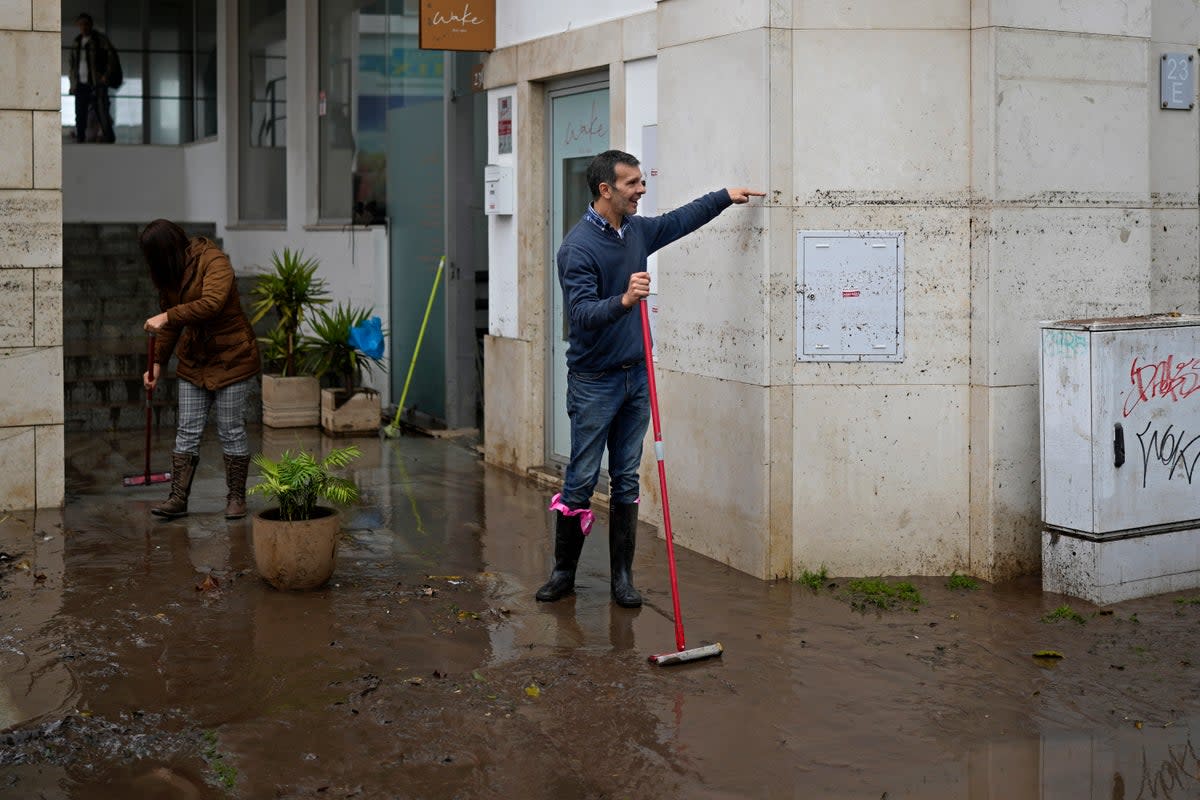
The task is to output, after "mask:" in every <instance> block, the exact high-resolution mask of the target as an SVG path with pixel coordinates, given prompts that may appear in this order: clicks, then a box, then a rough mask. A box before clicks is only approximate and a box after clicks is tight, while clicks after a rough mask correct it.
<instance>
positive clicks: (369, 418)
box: [304, 303, 387, 434]
mask: <svg viewBox="0 0 1200 800" xmlns="http://www.w3.org/2000/svg"><path fill="white" fill-rule="evenodd" d="M373 311H374V309H372V308H367V309H362V308H354V307H353V306H351V305H350V304H348V303H339V304H338V305H337V306H335V307H334V308H333V309H332V310H331V311H327V310H326V309H323V308H322V309H317V310H316V313H315V314H314V315H313V318H312V320H311V322H310V323H309V324H310V327H311V329H312V335H311V336H308V337H306V338H305V341H304V346H305V349H306V350H307V352H308V358H309V362H308V363H309V368H310V369H311V370H312V372H313V373H314V374H315V375H316V376H317V377H318V378H323V379H324V381H325V383H326V385H327V388H323V389H322V390H321V427H322V428H323V429H324V430H325V432H326V433H330V434H348V433H349V434H353V433H374V432H376V431H378V430H379V424H380V417H379V414H380V398H379V392H377V391H376V390H374V389H371V388H369V387H365V386H363V385H362V380H363V376H364V375H369V374H370V373H371V372H372V371H373V370H375V369H378V370H380V371H381V372H382V371H385V370H386V369H387V366H386V364H385V363H384V362H383V359H382V358H376V357H373V356H370V355H367V354H366V353H364V352H362V351H361V350H359V349H358V348H356V347H355V346H354V345H353V344H351V342H350V331H351V329H353V328H355V327H357V326H358V325H361V324H362V323H363V322H365V321H366V320H367V319H368V318H369V317H370V316H371V314H372V312H373Z"/></svg>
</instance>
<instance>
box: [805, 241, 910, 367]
mask: <svg viewBox="0 0 1200 800" xmlns="http://www.w3.org/2000/svg"><path fill="white" fill-rule="evenodd" d="M796 261H797V264H796V358H797V360H799V361H903V360H904V234H903V233H901V232H899V231H799V232H797V234H796Z"/></svg>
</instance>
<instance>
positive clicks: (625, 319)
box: [558, 189, 733, 372]
mask: <svg viewBox="0 0 1200 800" xmlns="http://www.w3.org/2000/svg"><path fill="white" fill-rule="evenodd" d="M732 204H733V201H732V200H730V199H729V192H728V191H726V190H725V189H718V190H717V191H715V192H709V193H708V194H706V195H704V196H703V197H699V198H697V199H695V200H693V201H692V202H690V203H688V204H687V205H686V206H682V207H680V208H677V209H675V210H674V211H671V212H669V213H666V214H663V215H662V216H660V217H636V216H635V217H627V218H626V221H627V223H628V224H627V226H626V228H625V236H624V238H622V237H621V236H619V235H618V234H617V232H616V231H615V230H613V228H612V226H611V225H607V226H605V227H604V228H600V226H598V225H597V224H596V223H594V222H592V221H591V220H589V219H587V217H586V216H585V217H584V218H583V219H581V220H580V221H579V222H577V223H576V224H575V227H574V228H572V229H571V230H570V232H568V233H567V235H566V237H565V238H564V239H563V243H562V246H561V247H559V248H558V282H559V283H560V284H561V285H562V292H563V304H564V308H565V309H566V314H567V317H568V318H569V320H570V325H569V327H568V330H569V333H568V347H567V369H568V370H569V371H571V372H604V371H605V370H610V369H613V368H614V367H619V366H621V365H622V364H629V363H632V362H635V361H638V360H640V359H641V358H642V355H643V354H642V323H641V316H640V313H639V312H638V311H637V306H634V307H633V308H632V309H628V308H625V307H624V306H622V305H621V295H623V294H625V290H626V289H628V288H629V276H630V275H632V274H633V273H635V272H645V271H646V256H648V255H650V254H651V253H653V252H654V251H655V250H658V249H660V248H663V247H666V246H667V245H669V244H670V243H671V242H673V241H675V240H676V239H679V238H681V237H683V236H686V235H688V234H689V233H691V232H692V231H694V230H696V229H697V228H699V227H700V226H702V225H704V224H705V223H706V222H709V221H710V220H712V219H713V218H715V217H716V216H717V215H718V214H720V213H721V212H722V211H724V210H725V209H726V208H728V207H729V206H730V205H732Z"/></svg>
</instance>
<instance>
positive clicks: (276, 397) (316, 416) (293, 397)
mask: <svg viewBox="0 0 1200 800" xmlns="http://www.w3.org/2000/svg"><path fill="white" fill-rule="evenodd" d="M262 402H263V424H264V425H269V426H270V427H272V428H307V427H315V426H317V425H320V424H321V385H320V384H319V383H318V382H317V379H316V378H313V377H311V376H307V375H297V376H292V377H287V378H285V377H283V376H281V375H263V377H262Z"/></svg>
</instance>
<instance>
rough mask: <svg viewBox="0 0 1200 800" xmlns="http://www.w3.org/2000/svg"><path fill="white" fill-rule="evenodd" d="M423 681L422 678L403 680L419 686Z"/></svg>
mask: <svg viewBox="0 0 1200 800" xmlns="http://www.w3.org/2000/svg"><path fill="white" fill-rule="evenodd" d="M424 682H425V679H424V678H409V679H408V680H406V681H405V683H410V684H412V685H413V686H420V685H421V684H422V683H424Z"/></svg>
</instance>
